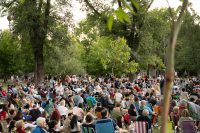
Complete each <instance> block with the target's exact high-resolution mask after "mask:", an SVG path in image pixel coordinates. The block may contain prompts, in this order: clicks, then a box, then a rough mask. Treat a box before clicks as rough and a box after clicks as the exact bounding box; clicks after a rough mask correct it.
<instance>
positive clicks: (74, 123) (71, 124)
mask: <svg viewBox="0 0 200 133" xmlns="http://www.w3.org/2000/svg"><path fill="white" fill-rule="evenodd" d="M77 121H78V116H77V115H74V116H73V117H72V119H71V121H70V127H71V129H73V128H74V127H76V126H77Z"/></svg>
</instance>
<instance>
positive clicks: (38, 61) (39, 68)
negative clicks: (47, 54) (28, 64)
mask: <svg viewBox="0 0 200 133" xmlns="http://www.w3.org/2000/svg"><path fill="white" fill-rule="evenodd" d="M38 49H39V50H36V51H35V52H34V60H35V71H34V81H35V85H39V84H42V82H44V62H43V45H40V46H38Z"/></svg>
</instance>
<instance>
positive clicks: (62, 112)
mask: <svg viewBox="0 0 200 133" xmlns="http://www.w3.org/2000/svg"><path fill="white" fill-rule="evenodd" d="M67 110H68V109H67V108H66V107H64V106H59V107H58V111H59V113H60V116H62V115H66V113H67Z"/></svg>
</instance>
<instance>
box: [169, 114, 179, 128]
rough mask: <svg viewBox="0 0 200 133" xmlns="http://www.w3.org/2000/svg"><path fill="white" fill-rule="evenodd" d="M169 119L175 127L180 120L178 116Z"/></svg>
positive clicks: (170, 116)
mask: <svg viewBox="0 0 200 133" xmlns="http://www.w3.org/2000/svg"><path fill="white" fill-rule="evenodd" d="M168 119H169V121H172V122H173V123H174V125H175V126H177V125H178V118H177V117H176V116H172V115H169V116H168Z"/></svg>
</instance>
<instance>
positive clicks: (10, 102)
mask: <svg viewBox="0 0 200 133" xmlns="http://www.w3.org/2000/svg"><path fill="white" fill-rule="evenodd" d="M8 103H9V104H8V108H10V105H11V104H12V101H11V100H9V101H8ZM0 108H1V107H0Z"/></svg>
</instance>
